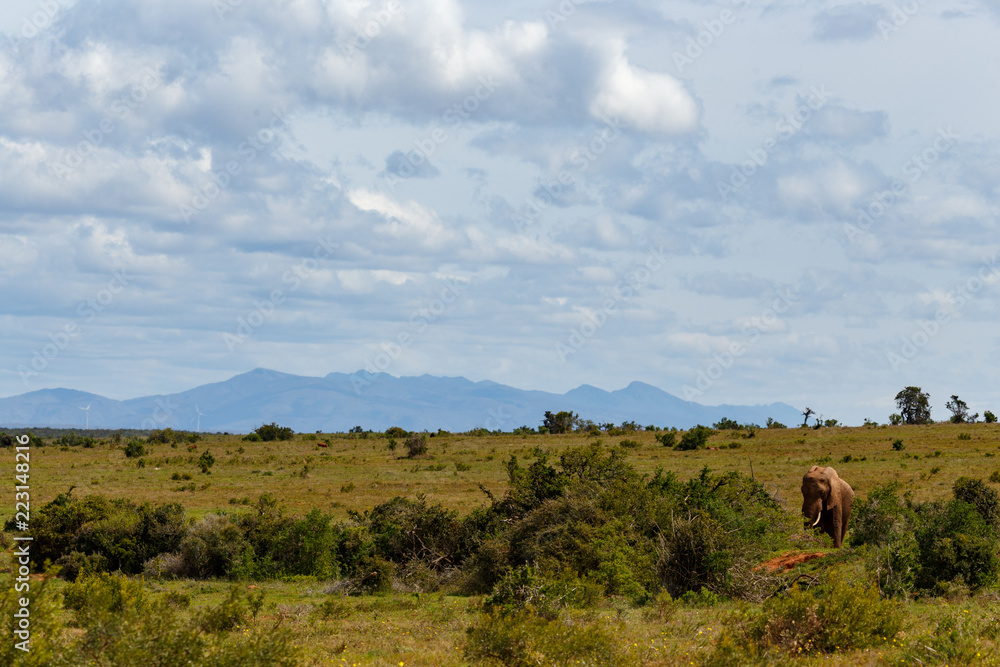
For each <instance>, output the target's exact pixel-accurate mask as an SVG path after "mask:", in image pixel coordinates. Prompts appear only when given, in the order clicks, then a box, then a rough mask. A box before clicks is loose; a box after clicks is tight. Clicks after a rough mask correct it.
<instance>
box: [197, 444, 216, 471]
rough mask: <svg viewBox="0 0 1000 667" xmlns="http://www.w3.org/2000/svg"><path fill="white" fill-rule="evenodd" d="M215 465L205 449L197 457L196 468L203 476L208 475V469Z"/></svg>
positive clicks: (212, 457)
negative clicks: (199, 469)
mask: <svg viewBox="0 0 1000 667" xmlns="http://www.w3.org/2000/svg"><path fill="white" fill-rule="evenodd" d="M214 465H215V457H214V456H212V454H211V452H209V451H208V450H207V449H206V450H205V451H203V452H202V453H201V456H199V457H198V467H199V468H201V471H202V472H203V473H205V474H209V473H210V469H211V467H212V466H214Z"/></svg>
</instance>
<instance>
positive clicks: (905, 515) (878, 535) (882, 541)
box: [849, 482, 916, 547]
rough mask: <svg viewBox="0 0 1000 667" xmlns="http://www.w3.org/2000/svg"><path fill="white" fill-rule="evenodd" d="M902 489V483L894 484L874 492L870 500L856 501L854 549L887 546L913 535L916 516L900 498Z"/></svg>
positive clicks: (852, 531)
mask: <svg viewBox="0 0 1000 667" xmlns="http://www.w3.org/2000/svg"><path fill="white" fill-rule="evenodd" d="M900 489H902V485H900V483H899V482H890V483H889V484H886V485H883V486H876V487H875V488H873V489H872V490H871V491H869V492H868V497H867V498H866V499H864V500H857V501H855V503H854V507H853V512H852V513H851V536H850V538H849V541H850V544H851V546H852V547H858V546H861V545H863V544H870V545H874V546H884V545H886V544H888V543H889V542H891V541H892V540H894V539H897V538H899V537H901V536H903V535H906V534H909V533H911V532H912V530H913V527H914V525H915V523H916V516H915V514H914V512H913V509H912V507H911V505H910V503H909V502H908V501H907V500H905V499H903V498H900V497H899V491H900Z"/></svg>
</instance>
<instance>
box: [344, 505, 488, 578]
mask: <svg viewBox="0 0 1000 667" xmlns="http://www.w3.org/2000/svg"><path fill="white" fill-rule="evenodd" d="M357 520H358V521H359V523H361V525H363V526H365V527H366V528H367V529H368V533H369V535H370V536H371V540H372V542H373V543H374V546H375V549H376V552H377V553H378V554H379V555H380V556H381V557H382V558H385V559H387V560H390V561H392V562H394V563H397V564H404V563H407V562H409V561H413V560H421V561H424V562H425V563H427V564H428V565H432V566H433V568H434V569H436V570H438V571H441V570H445V569H447V568H453V567H457V566H459V565H461V563H462V561H464V560H465V558H466V557H467V556H468V555H469V548H468V546H467V545H466V544H465V543H464V541H463V533H462V524H461V522H460V521H459V519H458V513H457V512H455V511H449V510H446V509H444V508H443V507H442V506H441V505H430V504H428V503H427V499H426V498H425V497H424V496H423V495H418V496H417V498H416V499H409V498H401V497H398V496H397V497H395V498H393V499H392V500H390V501H388V502H385V503H382V504H381V505H377V506H375V507H374V508H373V509H371V510H370V511H368V512H365V513H364V514H362V515H359V516H358V517H357Z"/></svg>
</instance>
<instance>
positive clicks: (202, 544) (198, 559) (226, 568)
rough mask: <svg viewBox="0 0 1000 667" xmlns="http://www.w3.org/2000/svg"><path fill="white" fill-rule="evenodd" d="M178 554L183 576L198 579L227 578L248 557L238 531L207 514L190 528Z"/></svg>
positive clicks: (222, 518) (227, 521)
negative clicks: (182, 566)
mask: <svg viewBox="0 0 1000 667" xmlns="http://www.w3.org/2000/svg"><path fill="white" fill-rule="evenodd" d="M179 551H180V555H181V558H182V559H183V563H184V572H185V574H186V575H188V576H192V577H198V578H206V577H224V576H229V575H230V574H232V573H233V572H234V571H235V570H236V568H237V567H238V566H239V565H241V564H243V563H244V561H245V559H246V558H247V556H248V555H250V554H252V551H251V550H250V543H249V542H248V541H247V539H246V537H245V536H244V534H243V532H242V531H241V530H240V528H239V527H238V526H237V525H235V524H234V523H233V522H232V521H231V520H230V519H229V517H227V516H220V515H218V514H209V515H207V516H205V517H204V518H202V519H201V520H200V521H198V522H197V523H195V524H194V525H193V526H191V529H190V530H189V531H188V534H187V535H186V536H185V537H184V539H183V540H182V541H181V544H180V548H179ZM248 552H249V553H248Z"/></svg>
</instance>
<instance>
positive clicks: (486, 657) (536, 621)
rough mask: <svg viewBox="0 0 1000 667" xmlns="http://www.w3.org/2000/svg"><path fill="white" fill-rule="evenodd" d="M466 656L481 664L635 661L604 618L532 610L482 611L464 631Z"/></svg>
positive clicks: (520, 666)
mask: <svg viewBox="0 0 1000 667" xmlns="http://www.w3.org/2000/svg"><path fill="white" fill-rule="evenodd" d="M463 651H464V655H465V658H466V659H467V660H469V661H471V662H475V663H477V664H483V665H495V666H505V667H529V666H531V667H535V666H536V665H569V664H578V663H579V664H593V665H609V666H615V665H623V666H624V665H631V664H636V662H635V659H634V658H632V657H631V656H629V655H628V652H627V650H626V649H625V647H624V646H622V645H621V643H620V640H619V639H618V636H617V635H616V633H615V631H614V629H613V628H612V627H609V625H608V624H607V623H606V622H605V621H602V620H600V619H593V620H589V621H588V620H584V619H581V618H556V619H551V620H549V619H542V618H539V617H537V616H535V615H533V614H531V613H526V612H522V613H520V614H515V615H509V616H504V615H500V614H492V613H484V614H480V615H479V617H478V618H477V619H476V620H475V621H473V623H472V625H471V626H469V628H468V629H467V630H466V636H465V646H464V647H463Z"/></svg>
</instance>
